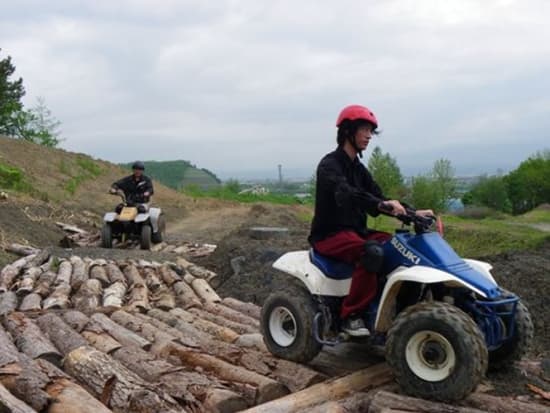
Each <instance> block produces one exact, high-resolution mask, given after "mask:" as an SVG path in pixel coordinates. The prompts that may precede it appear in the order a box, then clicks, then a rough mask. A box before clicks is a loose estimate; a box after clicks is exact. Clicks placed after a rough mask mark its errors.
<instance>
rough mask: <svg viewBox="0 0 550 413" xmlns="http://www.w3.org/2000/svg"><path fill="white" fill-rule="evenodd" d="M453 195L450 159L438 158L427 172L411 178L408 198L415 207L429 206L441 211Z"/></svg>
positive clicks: (454, 184)
mask: <svg viewBox="0 0 550 413" xmlns="http://www.w3.org/2000/svg"><path fill="white" fill-rule="evenodd" d="M455 196H456V182H455V179H454V168H453V167H452V165H451V161H449V160H448V159H438V160H437V161H435V163H434V166H433V168H432V170H431V171H430V172H429V173H428V174H426V175H419V176H416V177H415V178H413V179H412V181H411V187H410V194H409V197H408V200H410V202H411V203H412V204H413V205H414V206H415V207H416V208H431V209H433V210H434V211H436V212H442V211H445V210H446V209H447V206H448V203H449V201H450V200H451V198H453V197H455Z"/></svg>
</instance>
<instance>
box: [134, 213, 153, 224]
mask: <svg viewBox="0 0 550 413" xmlns="http://www.w3.org/2000/svg"><path fill="white" fill-rule="evenodd" d="M148 219H149V213H147V212H146V213H144V214H137V215H136V217H135V218H134V222H135V223H136V224H141V223H143V222H145V221H147V220H148Z"/></svg>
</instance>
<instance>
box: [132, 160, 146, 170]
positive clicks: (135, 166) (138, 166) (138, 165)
mask: <svg viewBox="0 0 550 413" xmlns="http://www.w3.org/2000/svg"><path fill="white" fill-rule="evenodd" d="M132 169H139V170H140V171H144V170H145V164H144V163H143V162H141V161H135V162H134V163H133V164H132Z"/></svg>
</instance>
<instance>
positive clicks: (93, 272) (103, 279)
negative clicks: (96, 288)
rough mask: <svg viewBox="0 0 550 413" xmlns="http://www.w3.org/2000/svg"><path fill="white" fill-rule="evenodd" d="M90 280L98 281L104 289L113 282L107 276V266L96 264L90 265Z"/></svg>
mask: <svg viewBox="0 0 550 413" xmlns="http://www.w3.org/2000/svg"><path fill="white" fill-rule="evenodd" d="M90 278H95V279H96V280H98V281H99V282H100V283H101V286H102V287H103V288H105V287H108V286H109V284H111V282H110V281H109V277H108V276H107V271H106V270H105V266H103V265H99V264H96V263H94V262H92V263H91V264H90Z"/></svg>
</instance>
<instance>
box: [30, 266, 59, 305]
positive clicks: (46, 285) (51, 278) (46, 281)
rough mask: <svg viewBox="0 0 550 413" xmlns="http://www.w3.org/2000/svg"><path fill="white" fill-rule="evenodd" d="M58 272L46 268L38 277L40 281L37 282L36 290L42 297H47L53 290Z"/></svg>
mask: <svg viewBox="0 0 550 413" xmlns="http://www.w3.org/2000/svg"><path fill="white" fill-rule="evenodd" d="M56 277H57V274H56V273H54V272H53V271H50V270H46V271H44V272H43V273H42V274H40V277H39V278H38V282H37V283H36V284H35V287H34V291H33V292H35V293H36V294H39V295H40V296H41V297H42V298H46V297H47V296H48V295H50V293H51V291H52V285H53V283H54V282H55V279H56Z"/></svg>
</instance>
